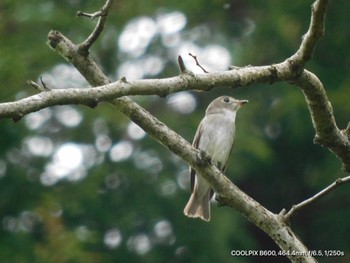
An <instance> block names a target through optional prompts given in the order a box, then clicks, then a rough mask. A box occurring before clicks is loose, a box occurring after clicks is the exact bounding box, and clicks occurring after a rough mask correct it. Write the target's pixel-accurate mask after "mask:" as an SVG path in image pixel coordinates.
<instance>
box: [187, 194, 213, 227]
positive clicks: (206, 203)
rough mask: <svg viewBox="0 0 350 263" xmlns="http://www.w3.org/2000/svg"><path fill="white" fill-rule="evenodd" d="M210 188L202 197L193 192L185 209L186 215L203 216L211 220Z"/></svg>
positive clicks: (206, 219) (202, 217)
mask: <svg viewBox="0 0 350 263" xmlns="http://www.w3.org/2000/svg"><path fill="white" fill-rule="evenodd" d="M210 198H211V196H210V189H209V191H208V193H207V194H205V195H204V196H203V198H202V199H200V198H199V197H198V195H197V194H196V192H193V193H192V194H191V197H190V200H188V203H187V205H186V206H185V209H184V214H185V216H188V217H194V218H197V217H199V218H201V219H203V220H204V221H207V222H209V221H210Z"/></svg>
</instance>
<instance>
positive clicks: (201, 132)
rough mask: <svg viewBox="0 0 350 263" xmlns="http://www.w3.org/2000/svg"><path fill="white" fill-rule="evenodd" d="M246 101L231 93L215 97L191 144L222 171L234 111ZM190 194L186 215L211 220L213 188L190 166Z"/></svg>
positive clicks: (232, 130) (231, 137)
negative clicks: (207, 156)
mask: <svg viewBox="0 0 350 263" xmlns="http://www.w3.org/2000/svg"><path fill="white" fill-rule="evenodd" d="M246 103H248V100H237V99H235V98H233V97H230V96H221V97H218V98H216V99H214V100H213V101H212V102H211V103H210V104H209V106H208V107H207V109H206V113H205V116H204V118H203V119H202V121H201V122H200V124H199V126H198V128H197V131H196V134H195V136H194V139H193V143H192V146H193V147H194V148H196V149H199V150H202V151H204V152H206V154H207V155H209V157H210V158H211V161H212V163H213V164H214V165H215V166H216V167H217V168H218V169H219V170H220V171H222V172H225V170H226V167H227V161H228V158H229V156H230V154H231V151H232V147H233V144H234V138H235V131H236V128H235V120H236V114H237V111H238V110H239V109H240V108H241V106H242V105H244V104H246ZM190 181H191V191H192V193H191V196H190V199H189V200H188V202H187V204H186V206H185V209H184V214H185V215H186V216H187V217H192V218H200V219H202V220H204V221H207V222H209V221H210V200H211V198H212V197H213V195H214V190H213V189H212V188H211V187H210V185H209V184H208V183H207V181H206V180H205V179H204V178H203V177H202V176H201V175H200V174H198V173H197V172H196V171H195V170H194V169H193V168H192V167H190Z"/></svg>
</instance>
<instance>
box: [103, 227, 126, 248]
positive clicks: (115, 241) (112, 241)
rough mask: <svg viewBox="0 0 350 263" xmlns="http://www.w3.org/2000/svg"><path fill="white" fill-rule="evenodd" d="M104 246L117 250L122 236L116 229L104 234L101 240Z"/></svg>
mask: <svg viewBox="0 0 350 263" xmlns="http://www.w3.org/2000/svg"><path fill="white" fill-rule="evenodd" d="M103 242H104V243H105V245H106V246H107V247H108V248H110V249H113V248H117V247H118V246H119V245H120V244H121V242H122V234H121V233H120V230H119V229H118V228H112V229H110V230H108V231H107V232H106V233H105V236H104V238H103Z"/></svg>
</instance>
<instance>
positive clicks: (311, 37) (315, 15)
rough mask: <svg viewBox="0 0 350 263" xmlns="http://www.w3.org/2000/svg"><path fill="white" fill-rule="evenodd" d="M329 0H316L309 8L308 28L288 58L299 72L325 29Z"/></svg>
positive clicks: (309, 57)
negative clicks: (295, 49) (297, 46)
mask: <svg viewBox="0 0 350 263" xmlns="http://www.w3.org/2000/svg"><path fill="white" fill-rule="evenodd" d="M328 3H329V0H316V1H315V2H314V3H313V5H312V8H311V21H310V25H309V29H308V31H307V32H306V34H305V35H304V37H303V40H302V42H301V44H300V47H299V49H298V51H297V52H296V53H295V54H294V55H293V56H292V57H290V58H289V60H290V61H291V62H293V63H294V66H295V67H297V68H298V69H297V71H299V72H301V70H302V69H303V68H304V66H305V64H306V62H307V61H309V60H310V59H311V57H312V53H313V52H314V50H315V47H316V44H317V42H318V40H319V39H320V38H321V37H322V36H323V34H324V30H325V15H326V10H327V6H328Z"/></svg>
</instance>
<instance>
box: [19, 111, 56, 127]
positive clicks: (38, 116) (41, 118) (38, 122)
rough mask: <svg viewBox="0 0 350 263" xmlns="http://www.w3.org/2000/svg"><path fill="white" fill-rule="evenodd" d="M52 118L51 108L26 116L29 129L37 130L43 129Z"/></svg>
mask: <svg viewBox="0 0 350 263" xmlns="http://www.w3.org/2000/svg"><path fill="white" fill-rule="evenodd" d="M51 116H52V110H51V109H49V108H46V109H42V110H40V111H37V112H33V113H30V114H28V115H27V116H25V119H24V121H25V124H26V125H27V127H28V129H30V130H36V129H39V128H41V127H42V126H43V125H44V124H45V122H46V121H47V120H49V119H50V118H51Z"/></svg>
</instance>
